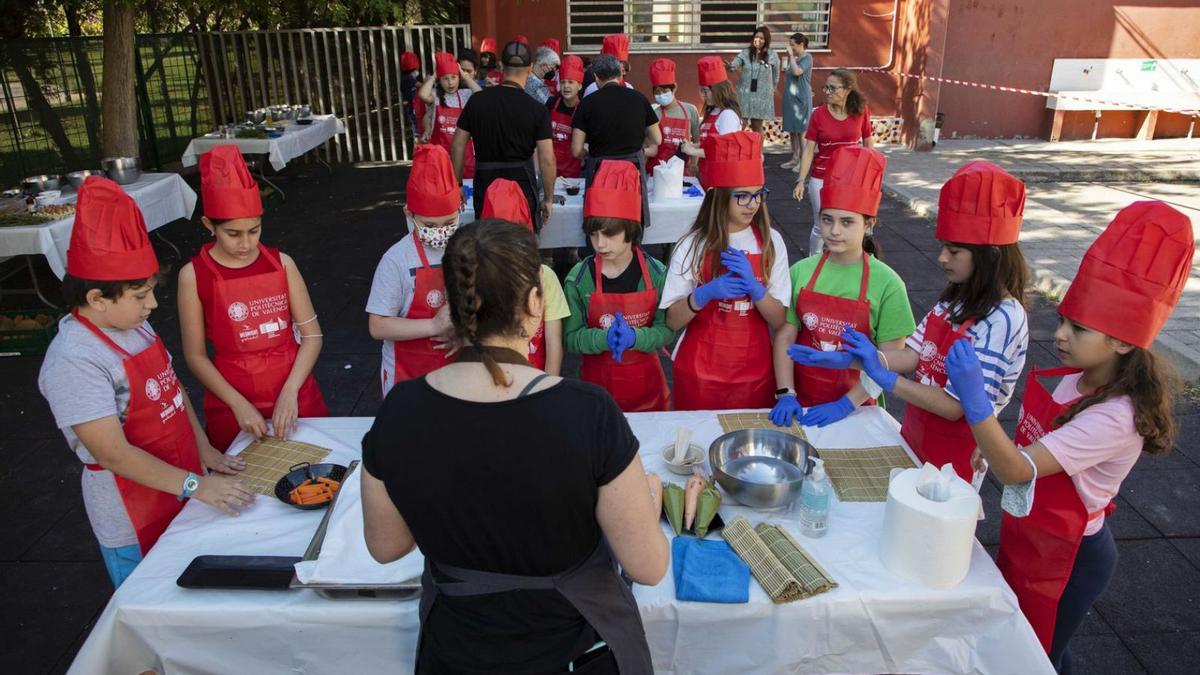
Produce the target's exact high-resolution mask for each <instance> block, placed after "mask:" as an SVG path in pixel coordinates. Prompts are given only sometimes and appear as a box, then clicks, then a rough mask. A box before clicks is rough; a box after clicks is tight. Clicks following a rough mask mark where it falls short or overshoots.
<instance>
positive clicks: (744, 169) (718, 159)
mask: <svg viewBox="0 0 1200 675" xmlns="http://www.w3.org/2000/svg"><path fill="white" fill-rule="evenodd" d="M703 148H704V161H702V162H700V182H701V183H703V184H704V186H705V187H706V188H710V187H724V188H731V187H744V186H747V185H762V184H763V183H765V182H766V180H765V179H764V177H763V156H762V135H761V134H756V133H754V132H753V131H735V132H734V133H732V134H710V135H709V136H708V138H706V139H704V146H703Z"/></svg>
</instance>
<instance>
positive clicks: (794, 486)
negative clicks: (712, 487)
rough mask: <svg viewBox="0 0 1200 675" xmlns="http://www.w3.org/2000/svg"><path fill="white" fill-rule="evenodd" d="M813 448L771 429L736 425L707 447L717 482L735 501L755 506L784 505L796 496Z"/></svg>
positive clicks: (799, 439) (774, 506)
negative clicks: (738, 427)
mask: <svg viewBox="0 0 1200 675" xmlns="http://www.w3.org/2000/svg"><path fill="white" fill-rule="evenodd" d="M814 454H815V451H814V450H813V447H812V446H811V445H809V444H808V443H807V442H806V441H804V440H803V439H801V438H799V437H797V436H793V435H792V434H788V433H784V432H782V431H775V430H773V429H740V430H738V431H731V432H729V433H727V434H725V435H723V436H720V437H718V438H717V440H715V441H713V443H712V445H710V446H709V448H708V462H709V464H711V465H712V471H713V477H714V478H716V480H717V483H718V484H720V486H721V487H722V488H723V489H724V490H725V492H727V493H729V495H730V496H731V497H733V498H734V499H736V500H737V501H739V502H741V503H743V504H745V505H746V506H749V507H751V508H755V509H774V508H779V507H781V506H786V505H787V504H790V503H791V502H792V501H794V500H795V499H796V497H799V496H800V486H801V485H803V484H804V476H805V474H807V473H808V458H809V457H810V456H813V455H814Z"/></svg>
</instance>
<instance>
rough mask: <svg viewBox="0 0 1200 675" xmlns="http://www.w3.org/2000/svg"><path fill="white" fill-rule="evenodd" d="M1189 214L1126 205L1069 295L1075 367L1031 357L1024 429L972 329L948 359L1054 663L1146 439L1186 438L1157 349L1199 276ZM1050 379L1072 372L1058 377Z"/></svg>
mask: <svg viewBox="0 0 1200 675" xmlns="http://www.w3.org/2000/svg"><path fill="white" fill-rule="evenodd" d="M1194 250H1195V243H1194V241H1193V234H1192V224H1191V222H1189V220H1188V217H1187V216H1185V215H1184V214H1182V213H1180V212H1179V211H1176V210H1175V209H1173V208H1171V207H1170V206H1168V205H1166V204H1164V203H1163V202H1156V201H1146V202H1135V203H1134V204H1131V205H1129V206H1127V207H1126V208H1125V209H1123V210H1122V211H1121V212H1120V213H1118V214H1117V217H1116V218H1115V219H1114V220H1113V222H1112V223H1111V224H1110V225H1109V226H1108V228H1107V229H1105V230H1104V232H1103V233H1101V235H1100V236H1099V238H1097V239H1096V241H1095V242H1094V243H1093V244H1092V246H1091V247H1090V248H1089V249H1088V251H1087V253H1086V254H1085V255H1084V257H1083V262H1082V263H1081V264H1080V265H1079V272H1078V274H1076V276H1075V280H1074V281H1073V282H1072V283H1071V287H1070V289H1069V290H1068V291H1067V295H1066V297H1064V298H1063V301H1062V304H1061V305H1059V307H1058V313H1059V322H1058V330H1056V331H1055V333H1054V342H1055V345H1056V346H1057V347H1058V355H1059V358H1060V359H1061V360H1062V362H1063V367H1061V368H1052V369H1049V370H1038V369H1037V368H1034V369H1033V372H1031V373H1030V374H1029V379H1028V380H1027V382H1026V386H1025V396H1024V398H1023V399H1022V401H1021V416H1020V417H1019V418H1018V420H1017V432H1016V436H1015V438H1014V439H1009V438H1008V435H1007V434H1006V433H1005V432H1004V430H1003V429H1002V428H1001V427H1000V423H999V422H997V421H996V417H995V413H994V410H993V409H992V406H991V402H990V400H989V398H988V395H987V392H986V385H985V384H984V383H985V381H986V379H987V374H986V370H985V369H986V365H985V364H982V363H981V362H980V360H979V359H978V358H977V357H976V356H975V350H972V349H971V346H970V345H969V344H967V343H966V342H965V341H962V340H960V341H958V342H957V343H955V345H954V347H953V349H952V350H951V352H950V356H949V357H948V358H947V359H946V370H947V371H948V373H949V377H950V381H951V383H953V385H954V387H955V391H957V392H958V396H959V400H961V401H962V407H963V411H964V412H965V415H966V419H967V422H968V423H969V424H970V425H971V431H972V433H973V435H974V439H975V440H976V441H977V442H978V444H979V449H978V450H977V451H976V455H975V457H974V460H975V461H976V462H979V463H980V464H982V460H984V459H986V460H987V462H988V463H989V464H990V465H991V468H992V470H993V471H994V472H995V474H996V477H997V478H999V479H1000V481H1001V482H1002V483H1004V495H1003V498H1002V499H1001V507H1002V508H1003V509H1004V515H1003V520H1002V521H1001V525H1000V554H999V557H998V559H997V561H996V563H997V565H998V566H999V567H1000V571H1001V572H1002V573H1003V574H1004V578H1005V580H1006V581H1008V583H1009V585H1010V586H1012V589H1013V591H1014V592H1015V593H1016V595H1017V599H1018V600H1019V601H1020V603H1021V611H1022V612H1024V614H1025V617H1026V618H1027V619H1029V623H1030V625H1032V626H1033V630H1034V632H1035V633H1037V636H1038V638H1039V639H1040V640H1041V642H1042V646H1043V647H1044V648H1045V649H1046V652H1047V653H1048V654H1049V656H1050V662H1051V663H1052V664H1053V665H1054V667H1055V668H1056V669H1058V670H1059V672H1070V671H1071V653H1070V640H1071V636H1072V635H1074V634H1075V631H1076V630H1077V629H1078V628H1079V626H1080V625H1081V624H1082V623H1083V620H1084V617H1085V616H1086V615H1087V613H1088V611H1089V610H1090V609H1091V607H1092V604H1093V603H1094V602H1095V601H1096V599H1097V598H1098V597H1100V595H1101V594H1102V593H1103V592H1104V589H1105V588H1106V587H1107V586H1108V582H1109V580H1110V579H1111V578H1112V574H1113V571H1114V570H1115V569H1116V564H1117V548H1116V544H1115V543H1114V542H1113V536H1112V532H1111V531H1110V530H1109V528H1108V524H1107V522H1106V521H1105V516H1106V515H1107V514H1108V513H1110V512H1111V511H1112V508H1113V502H1112V500H1113V499H1114V498H1116V496H1117V493H1118V491H1119V490H1120V487H1121V482H1122V481H1123V480H1124V479H1125V476H1127V475H1128V474H1129V471H1130V470H1131V469H1132V468H1133V465H1134V463H1135V462H1137V460H1138V457H1140V456H1141V454H1142V451H1145V452H1148V453H1150V454H1152V455H1161V454H1165V453H1167V452H1168V451H1170V449H1171V447H1172V445H1174V438H1175V423H1174V420H1173V419H1172V417H1171V411H1172V378H1170V377H1169V376H1168V375H1167V374H1166V372H1165V368H1164V364H1162V362H1161V361H1159V359H1158V358H1157V357H1156V356H1155V355H1154V353H1153V352H1151V351H1150V347H1151V345H1152V344H1153V343H1154V340H1155V337H1157V335H1158V332H1159V331H1160V330H1162V327H1163V324H1165V323H1166V321H1167V319H1168V318H1169V317H1170V315H1171V312H1172V311H1173V310H1174V309H1175V305H1176V303H1178V301H1179V296H1180V293H1182V291H1183V288H1184V285H1185V284H1186V283H1187V280H1188V274H1189V273H1190V272H1191V268H1192V257H1193V254H1194ZM1043 378H1046V379H1048V378H1061V379H1059V381H1058V384H1057V386H1054V387H1053V393H1051V389H1049V388H1047V387H1046V385H1045V384H1043V381H1044V380H1043Z"/></svg>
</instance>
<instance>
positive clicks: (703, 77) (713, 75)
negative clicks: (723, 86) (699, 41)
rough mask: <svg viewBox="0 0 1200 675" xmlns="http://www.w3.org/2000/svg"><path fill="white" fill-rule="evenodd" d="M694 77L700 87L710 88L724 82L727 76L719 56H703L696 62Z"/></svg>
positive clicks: (723, 63)
mask: <svg viewBox="0 0 1200 675" xmlns="http://www.w3.org/2000/svg"><path fill="white" fill-rule="evenodd" d="M696 77H697V79H698V81H699V83H700V86H701V87H711V86H713V85H714V84H718V83H720V82H725V81H726V80H728V79H729V74H728V73H726V72H725V62H724V61H722V60H721V57H719V56H705V57H703V58H701V59H700V60H699V61H697V62H696Z"/></svg>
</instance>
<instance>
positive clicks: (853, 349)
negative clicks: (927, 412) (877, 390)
mask: <svg viewBox="0 0 1200 675" xmlns="http://www.w3.org/2000/svg"><path fill="white" fill-rule="evenodd" d="M842 343H843V344H844V345H845V348H846V351H848V352H850V353H851V354H853V355H854V357H855V358H856V359H858V361H859V363H861V364H862V369H863V372H864V373H866V374H867V375H869V376H870V377H871V379H872V380H875V383H876V384H878V385H879V386H880V387H882V388H883V390H884V391H888V392H890V391H891V390H893V389H895V388H896V374H895V373H893V372H892V371H890V370H888V369H887V368H884V367H883V363H882V362H880V360H879V350H878V349H876V348H875V343H874V342H871V338H869V337H867V336H866V335H863V334H862V333H860V332H858V331H856V330H854V329H853V328H850V327H849V326H847V327H846V330H844V331H842Z"/></svg>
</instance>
